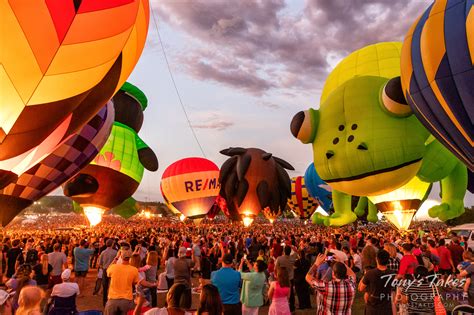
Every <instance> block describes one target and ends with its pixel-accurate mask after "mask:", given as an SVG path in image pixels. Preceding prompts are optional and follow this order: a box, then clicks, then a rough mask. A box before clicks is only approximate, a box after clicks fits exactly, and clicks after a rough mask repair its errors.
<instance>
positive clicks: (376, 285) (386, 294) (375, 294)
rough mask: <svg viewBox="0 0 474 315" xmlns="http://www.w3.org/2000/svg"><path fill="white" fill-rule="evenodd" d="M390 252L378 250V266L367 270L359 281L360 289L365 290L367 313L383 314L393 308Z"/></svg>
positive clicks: (368, 314)
mask: <svg viewBox="0 0 474 315" xmlns="http://www.w3.org/2000/svg"><path fill="white" fill-rule="evenodd" d="M389 258H390V254H389V253H388V252H387V251H385V250H383V249H382V250H379V251H378V252H377V258H376V259H377V268H375V269H371V270H367V272H366V273H365V274H364V276H363V277H362V279H361V281H360V282H359V291H361V292H365V294H364V301H365V314H366V315H370V314H374V315H377V314H381V313H384V312H386V311H387V310H388V309H391V308H392V286H391V284H390V283H388V282H389V279H390V275H391V274H392V273H391V271H390V270H389V269H388V268H387V265H388V262H389Z"/></svg>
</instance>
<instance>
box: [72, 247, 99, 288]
mask: <svg viewBox="0 0 474 315" xmlns="http://www.w3.org/2000/svg"><path fill="white" fill-rule="evenodd" d="M87 246H88V244H87V242H86V240H81V242H80V243H79V247H76V248H74V272H75V274H76V282H77V284H78V285H79V289H80V290H81V292H84V282H85V280H86V276H87V272H88V271H89V260H90V258H91V255H92V254H94V250H93V249H90V248H87Z"/></svg>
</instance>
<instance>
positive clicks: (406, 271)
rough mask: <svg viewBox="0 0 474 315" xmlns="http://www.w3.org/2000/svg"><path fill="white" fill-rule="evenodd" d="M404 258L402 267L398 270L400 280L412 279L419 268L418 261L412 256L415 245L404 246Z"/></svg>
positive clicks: (401, 263)
mask: <svg viewBox="0 0 474 315" xmlns="http://www.w3.org/2000/svg"><path fill="white" fill-rule="evenodd" d="M402 251H403V257H402V259H401V260H400V267H399V269H398V276H397V277H398V278H399V279H401V278H407V277H412V276H413V274H414V273H415V268H416V267H417V266H418V264H419V263H418V259H416V257H415V256H414V255H413V254H412V251H413V244H411V243H405V244H403V245H402Z"/></svg>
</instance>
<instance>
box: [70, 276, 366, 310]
mask: <svg viewBox="0 0 474 315" xmlns="http://www.w3.org/2000/svg"><path fill="white" fill-rule="evenodd" d="M96 277H97V271H96V270H90V271H89V273H88V275H87V279H86V289H85V292H84V295H82V296H81V297H78V298H77V305H78V309H79V311H86V310H102V309H103V306H102V291H101V292H100V293H99V295H96V296H94V295H92V292H93V290H94V286H95V280H96ZM194 285H195V286H197V285H198V280H197V278H194V279H193V286H194ZM165 295H166V294H165V293H158V306H159V307H163V306H164V304H165ZM198 301H199V295H198V294H193V308H196V307H197V305H198ZM363 303H364V302H363V298H362V295H361V294H360V293H358V294H357V296H356V299H355V301H354V305H353V307H352V314H355V315H358V314H364V304H363ZM312 304H313V308H312V309H311V310H296V312H295V313H294V314H297V315H309V314H315V313H316V308H315V300H314V296H312ZM296 307H298V302H296ZM267 313H268V306H265V307H263V308H260V312H259V314H262V315H264V314H267Z"/></svg>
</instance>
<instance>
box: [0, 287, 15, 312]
mask: <svg viewBox="0 0 474 315" xmlns="http://www.w3.org/2000/svg"><path fill="white" fill-rule="evenodd" d="M14 295H15V292H11V293H8V292H7V291H5V290H0V314H2V315H13V305H12V304H13V303H12V297H13V296H14Z"/></svg>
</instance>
